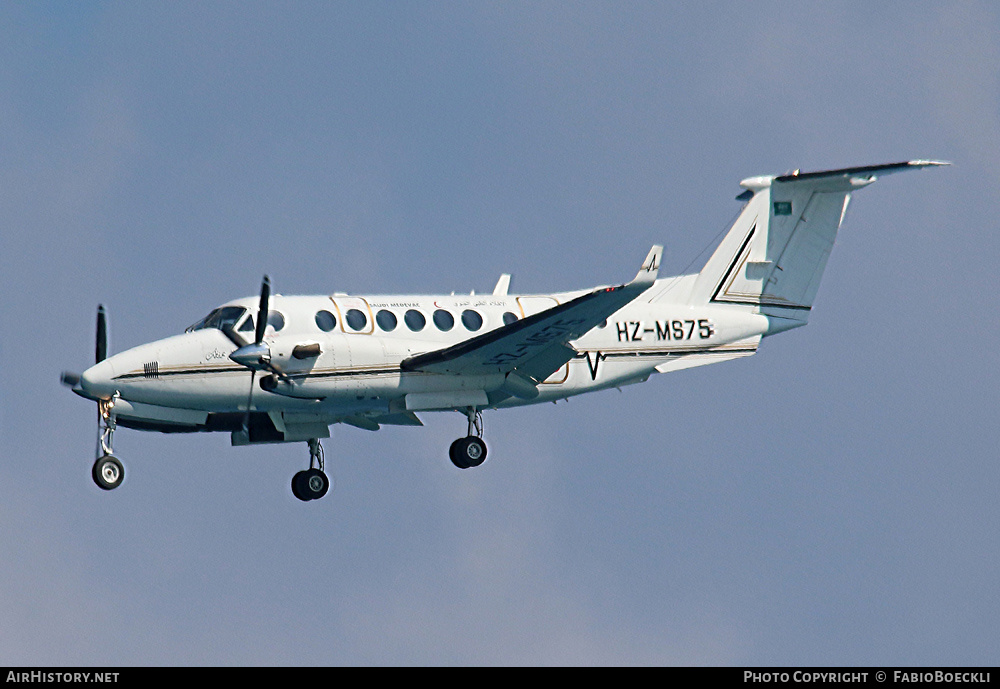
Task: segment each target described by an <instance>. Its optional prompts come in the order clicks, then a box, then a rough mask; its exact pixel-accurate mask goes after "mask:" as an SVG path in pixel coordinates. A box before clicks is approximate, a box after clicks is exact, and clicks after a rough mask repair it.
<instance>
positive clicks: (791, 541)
mask: <svg viewBox="0 0 1000 689" xmlns="http://www.w3.org/2000/svg"><path fill="white" fill-rule="evenodd" d="M998 14H1000V11H998V9H997V8H996V7H995V6H994V5H993V4H990V3H976V2H955V3H948V4H944V5H942V4H939V3H898V4H897V3H879V4H877V5H874V6H870V5H863V4H858V3H839V2H831V3H766V2H765V3H753V4H748V3H724V2H719V3H701V4H698V5H693V6H690V7H685V6H680V5H674V4H666V3H639V2H636V3H628V4H624V5H623V4H621V3H590V2H574V3H543V2H531V3H516V2H502V3H486V2H477V3H384V4H383V3H328V2H320V3H306V2H299V3H250V2H240V3H220V2H215V3H182V2H172V3H159V4H154V3H138V4H131V5H121V4H114V3H88V4H82V3H69V2H66V3H18V4H15V3H8V4H5V5H4V6H3V8H2V9H0V65H2V67H0V122H2V123H3V124H2V125H0V150H2V151H3V155H2V156H0V275H2V279H3V285H4V294H5V299H3V300H2V303H0V304H2V305H0V315H2V316H3V322H4V323H5V325H6V327H5V329H4V334H3V336H2V337H0V355H2V357H3V361H4V362H5V364H4V366H2V367H0V380H2V386H3V387H2V390H3V394H2V398H0V432H2V440H3V448H4V451H3V453H2V454H3V458H4V459H3V461H2V462H0V486H2V487H0V491H2V499H0V552H2V553H3V557H2V558H0V663H5V664H25V665H33V664H46V665H49V664H55V665H58V664H71V665H81V664H87V665H89V664H98V665H129V664H323V665H335V664H685V665H692V664H698V665H700V664H723V665H729V664H739V665H769V664H782V665H795V664H816V665H880V666H892V665H940V664H947V665H963V664H991V663H993V662H995V659H996V657H997V654H998V651H1000V648H998V646H1000V644H998V634H997V631H996V619H997V618H998V616H1000V600H998V594H997V588H996V579H997V573H998V569H1000V558H998V545H1000V544H998V541H997V533H998V527H1000V523H998V522H1000V519H998V517H1000V509H998V507H997V504H996V500H995V495H996V486H997V484H998V480H1000V468H998V462H997V460H998V459H1000V457H998V455H1000V452H998V450H997V448H998V447H1000V437H998V435H1000V434H998V431H997V419H996V417H997V410H998V408H1000V405H998V402H1000V400H998V393H997V390H998V383H1000V380H998V377H1000V376H998V366H997V364H998V361H997V354H996V345H995V343H996V339H997V336H998V334H1000V333H998V330H1000V327H998V315H997V314H998V312H1000V309H998V306H1000V304H998V301H1000V300H998V298H997V290H996V281H995V278H994V273H995V265H994V264H995V262H996V261H995V259H996V256H997V255H998V249H1000V238H998V237H1000V233H998V231H997V230H998V227H997V225H998V223H997V217H998V214H997V210H998V209H997V202H996V199H997V192H996V190H997V189H998V183H1000V175H998V173H997V169H996V163H995V161H996V160H997V159H998V158H1000V106H998V103H1000V76H998V74H997V72H996V68H995V65H996V64H997V62H998V60H1000V16H998ZM910 158H939V159H945V160H951V161H953V162H954V163H955V164H954V166H953V167H951V168H947V169H942V170H932V171H923V172H914V173H908V174H905V175H896V176H892V177H890V178H886V179H884V180H881V181H879V182H878V183H877V184H876V185H874V186H872V187H870V188H868V189H865V190H863V191H861V192H859V193H857V194H856V195H855V197H854V199H853V202H852V205H851V208H850V211H849V213H848V217H847V220H846V223H845V226H844V227H843V228H842V231H841V234H840V237H839V238H838V243H837V246H836V248H835V250H834V252H833V255H832V257H831V260H830V263H829V265H828V269H827V273H826V276H825V279H824V283H823V286H822V288H821V290H820V293H819V297H818V299H817V303H816V308H815V309H814V311H813V314H812V318H811V323H810V325H809V327H807V328H805V329H801V330H797V331H794V332H791V333H788V334H785V335H781V336H778V337H775V338H771V339H768V340H766V341H765V342H764V343H763V345H762V346H761V349H760V351H759V353H758V354H757V355H756V356H754V357H752V358H750V359H746V360H741V361H736V362H729V363H724V364H720V365H717V366H710V367H705V368H701V369H694V370H689V371H683V372H679V373H675V374H670V375H666V376H658V377H654V378H653V379H651V380H650V381H649V382H648V383H647V384H645V385H642V386H635V387H631V388H626V389H624V390H623V391H622V392H618V391H610V392H603V393H597V394H594V395H590V396H585V397H580V398H575V399H573V400H570V401H569V402H568V403H566V404H558V405H554V406H553V405H544V406H539V407H536V408H527V409H519V410H509V411H502V412H493V413H488V414H487V415H486V438H487V440H488V442H489V444H490V459H489V461H488V462H487V463H486V464H485V465H484V466H483V467H481V468H480V469H479V470H476V471H464V472H463V471H458V470H456V469H454V467H452V466H451V464H450V463H449V462H448V460H447V456H446V451H447V447H448V444H449V443H450V442H451V440H452V439H453V438H454V437H457V435H459V434H461V433H463V432H464V428H465V422H464V420H463V419H462V418H461V417H460V416H458V415H436V416H435V415H427V416H426V417H425V422H426V424H427V425H426V427H425V428H423V429H388V430H383V431H380V432H378V433H375V434H373V433H369V432H366V431H362V430H358V429H354V428H348V427H335V428H334V429H333V438H332V439H331V440H330V441H328V442H327V443H326V457H327V467H328V470H329V471H330V473H331V474H332V475H333V476H334V478H335V481H336V487H335V490H334V491H333V492H332V493H331V494H330V495H328V496H327V497H326V498H324V499H323V500H321V501H318V502H313V503H308V504H301V503H299V502H298V501H297V500H295V498H293V497H292V495H291V491H290V488H289V481H290V478H291V475H292V474H293V473H294V472H295V471H297V470H298V469H300V468H303V467H304V466H305V463H306V462H307V460H308V455H307V452H306V448H305V446H304V444H303V445H302V446H301V447H299V446H298V445H288V446H262V447H252V448H231V447H229V438H228V436H226V435H223V434H216V435H201V434H198V435H192V436H181V437H173V436H165V435H158V434H147V433H138V432H134V431H128V430H123V431H121V432H120V433H118V434H117V436H116V438H115V441H116V448H115V449H116V451H117V454H118V455H120V456H121V457H122V458H123V460H124V461H125V463H126V467H127V472H128V475H127V478H126V482H125V484H124V485H123V486H122V487H121V488H120V489H119V490H116V491H114V492H113V493H109V494H105V493H103V492H101V491H100V490H99V489H97V488H96V486H94V484H93V483H92V481H91V480H90V477H89V472H90V466H91V463H92V461H93V446H94V438H95V427H94V422H95V418H94V417H95V413H94V409H93V408H92V406H90V405H88V403H86V402H84V401H83V400H81V399H79V398H77V397H76V396H74V395H72V394H71V393H69V391H67V390H66V389H65V388H62V387H60V386H59V383H58V378H59V372H60V371H61V370H63V369H75V370H80V369H82V368H83V367H84V366H85V365H86V364H87V363H88V362H89V361H90V360H91V357H92V356H93V329H94V314H95V310H96V306H97V304H98V303H103V304H105V305H106V306H107V308H108V310H109V316H110V333H111V350H112V351H120V350H122V349H125V348H128V347H131V346H135V345H138V344H141V343H143V342H146V341H150V340H153V339H158V338H161V337H164V336H167V335H169V334H173V333H176V332H179V331H180V330H182V329H183V328H184V327H185V326H186V325H188V324H190V323H192V322H194V321H195V320H197V319H198V318H200V317H201V316H203V315H204V314H205V313H207V311H208V310H209V309H210V308H212V307H213V306H215V305H217V304H219V303H222V302H224V301H227V300H228V299H231V298H234V297H238V296H245V295H251V294H254V293H255V292H256V291H257V289H258V285H259V283H260V277H261V275H262V274H264V273H265V272H266V273H268V274H269V275H270V276H271V279H272V281H273V283H274V286H275V289H276V290H277V291H279V292H285V293H328V292H333V291H348V292H351V293H358V294H365V293H406V292H422V293H428V292H450V291H452V290H455V291H461V290H471V289H475V290H479V291H484V290H488V289H490V288H491V287H492V285H493V284H494V283H495V281H496V279H497V276H498V275H499V274H500V273H502V272H511V273H513V275H514V280H513V285H512V288H513V290H514V291H523V292H547V291H556V290H562V289H574V288H581V287H586V286H589V285H592V284H602V283H608V282H612V281H615V280H621V279H627V278H629V277H631V275H633V274H634V271H635V267H636V265H637V264H638V262H639V261H640V260H641V259H642V257H643V256H644V255H645V252H646V251H647V250H648V247H649V245H650V244H652V243H654V242H661V243H663V244H664V245H665V246H666V254H665V258H664V267H663V272H664V273H665V274H670V273H675V272H679V271H681V270H682V269H684V268H685V267H686V266H688V265H689V264H690V263H691V261H692V260H693V259H695V258H696V257H697V256H698V255H699V253H701V252H702V251H703V250H704V249H706V247H707V246H708V245H709V244H710V243H711V241H712V239H713V238H714V237H716V236H717V234H718V233H719V232H720V231H721V230H723V229H724V228H725V227H726V226H727V225H728V223H729V222H730V221H731V220H732V218H733V215H734V214H735V213H736V211H737V210H738V208H739V204H738V203H737V202H736V201H734V200H733V197H734V196H735V195H736V194H737V193H739V191H740V189H739V187H738V186H737V183H738V181H739V180H740V179H742V178H744V177H747V176H750V175H756V174H780V173H783V172H786V171H788V170H791V169H795V168H801V169H803V170H808V169H824V168H829V167H836V166H847V165H863V164H872V163H882V162H893V161H898V160H905V159H910ZM702 261H703V259H699V260H698V262H696V264H695V266H696V267H700V264H701V262H702Z"/></svg>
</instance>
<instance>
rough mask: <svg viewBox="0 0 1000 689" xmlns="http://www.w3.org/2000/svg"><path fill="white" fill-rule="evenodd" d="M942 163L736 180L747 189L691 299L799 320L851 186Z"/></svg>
mask: <svg viewBox="0 0 1000 689" xmlns="http://www.w3.org/2000/svg"><path fill="white" fill-rule="evenodd" d="M946 164H947V163H941V162H937V161H910V162H905V163H892V164H889V165H873V166H869V167H859V168H846V169H842V170H829V171H825V172H809V173H804V174H800V173H798V172H795V173H793V174H790V175H782V176H779V177H751V178H749V179H745V180H743V181H742V182H740V186H742V187H744V188H745V189H747V192H744V193H746V194H752V196H751V197H750V199H749V201H748V202H747V204H746V206H745V207H744V208H743V211H742V212H741V213H740V215H739V217H738V218H737V219H736V222H735V223H734V224H733V226H732V228H731V229H730V230H729V233H728V234H727V235H726V236H725V238H724V239H723V240H722V243H721V244H720V245H719V247H718V249H716V251H715V253H714V254H712V257H711V258H710V259H709V260H708V263H706V264H705V267H704V268H703V269H702V271H701V272H700V273H699V274H698V277H697V279H696V281H695V284H694V287H693V288H692V293H691V302H692V303H714V304H734V305H744V306H750V307H754V308H755V310H757V311H759V312H761V313H765V314H768V315H775V316H780V317H782V318H790V319H793V320H797V321H801V322H803V323H804V322H805V321H806V320H807V318H808V313H809V310H810V309H811V308H812V305H813V301H814V300H815V298H816V292H817V291H818V289H819V283H820V279H821V278H822V276H823V270H824V269H825V268H826V262H827V259H829V257H830V251H831V250H832V249H833V243H834V240H835V239H836V236H837V230H838V229H839V228H840V223H841V222H842V221H843V219H844V213H845V212H846V210H847V204H848V203H849V201H850V198H851V193H852V192H853V191H855V190H856V189H860V188H862V187H866V186H868V185H869V184H871V183H872V182H874V181H875V180H876V174H879V175H881V174H889V173H891V172H899V171H901V170H907V169H914V168H921V167H927V166H933V165H946ZM741 198H742V196H741Z"/></svg>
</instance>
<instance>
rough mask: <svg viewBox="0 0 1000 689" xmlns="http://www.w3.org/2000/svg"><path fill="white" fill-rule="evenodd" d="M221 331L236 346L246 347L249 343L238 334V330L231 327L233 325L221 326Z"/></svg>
mask: <svg viewBox="0 0 1000 689" xmlns="http://www.w3.org/2000/svg"><path fill="white" fill-rule="evenodd" d="M222 332H223V333H224V334H225V336H226V337H228V338H229V340H230V342H232V343H233V344H234V345H236V346H237V347H246V346H247V345H248V344H250V343H249V342H247V341H246V340H244V339H243V336H242V335H240V334H239V333H238V332H236V331H235V330H234V329H233V326H231V325H226V326H223V328H222Z"/></svg>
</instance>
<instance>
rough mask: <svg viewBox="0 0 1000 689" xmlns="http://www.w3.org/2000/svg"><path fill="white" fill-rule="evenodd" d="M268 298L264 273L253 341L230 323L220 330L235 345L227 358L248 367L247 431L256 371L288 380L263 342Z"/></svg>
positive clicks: (269, 280) (266, 278) (269, 281)
mask: <svg viewBox="0 0 1000 689" xmlns="http://www.w3.org/2000/svg"><path fill="white" fill-rule="evenodd" d="M270 298H271V279H270V278H269V277H267V276H266V275H265V276H264V280H263V281H262V282H261V285H260V303H259V304H258V306H257V323H256V326H257V327H256V329H255V331H254V341H253V342H247V341H246V340H244V339H243V337H242V336H241V335H240V334H239V333H238V332H236V331H235V330H234V329H233V326H231V325H227V326H226V327H225V328H223V331H222V332H223V333H225V335H226V337H228V338H229V339H230V340H231V341H232V343H233V344H235V345H236V351H234V352H233V353H232V354H230V355H229V358H230V359H232V360H233V361H235V362H236V363H238V364H240V365H242V366H246V367H247V368H248V369H250V393H249V394H248V395H247V414H246V419H245V420H244V423H243V425H244V430H246V431H247V432H248V433H249V428H250V408H251V404H252V402H253V385H254V382H255V380H256V377H257V371H263V370H267V371H270V372H271V373H273V374H275V375H276V376H278V377H279V378H281V379H282V380H285V381H288V380H289V378H288V376H286V375H285V372H284V371H282V370H281V369H280V368H278V367H277V366H275V365H274V364H272V363H271V348H270V347H268V346H267V345H266V344H265V343H264V331H265V330H266V329H267V314H268V301H269V300H270Z"/></svg>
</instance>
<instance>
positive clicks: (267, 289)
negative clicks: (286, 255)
mask: <svg viewBox="0 0 1000 689" xmlns="http://www.w3.org/2000/svg"><path fill="white" fill-rule="evenodd" d="M270 297H271V279H270V278H269V277H267V276H266V275H265V276H264V281H263V282H262V283H261V284H260V307H259V308H258V309H257V332H256V333H255V335H256V336H257V337H256V339H255V340H254V341H255V342H256V343H257V344H260V343H261V342H263V340H264V329H265V328H267V301H268V299H269V298H270Z"/></svg>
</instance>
